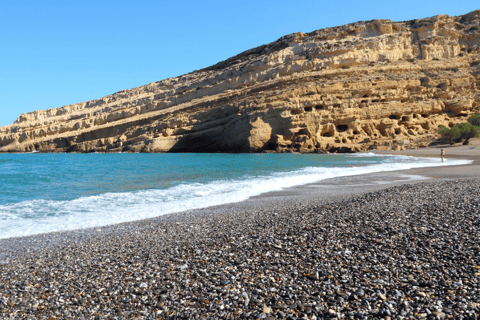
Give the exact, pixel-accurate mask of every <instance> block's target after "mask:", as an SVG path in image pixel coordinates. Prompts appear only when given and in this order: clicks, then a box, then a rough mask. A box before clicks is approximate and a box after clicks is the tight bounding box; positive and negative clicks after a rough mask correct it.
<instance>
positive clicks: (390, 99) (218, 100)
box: [0, 10, 480, 152]
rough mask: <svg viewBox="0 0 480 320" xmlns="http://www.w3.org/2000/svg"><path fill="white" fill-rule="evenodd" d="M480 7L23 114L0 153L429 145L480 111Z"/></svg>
mask: <svg viewBox="0 0 480 320" xmlns="http://www.w3.org/2000/svg"><path fill="white" fill-rule="evenodd" d="M479 29H480V10H476V11H473V12H471V13H468V14H466V15H463V16H458V17H450V16H448V15H438V16H434V17H431V18H427V19H418V20H412V21H405V22H391V21H390V20H372V21H363V22H357V23H352V24H348V25H344V26H340V27H334V28H327V29H321V30H316V31H314V32H311V33H308V34H304V33H302V32H299V33H294V34H290V35H287V36H284V37H282V38H280V39H279V40H277V41H275V42H272V43H270V44H267V45H262V46H260V47H257V48H254V49H250V50H248V51H245V52H243V53H241V54H239V55H237V56H235V57H232V58H230V59H227V60H225V61H222V62H220V63H218V64H216V65H214V66H211V67H209V68H205V69H202V70H197V71H194V72H192V73H189V74H186V75H183V76H180V77H177V78H169V79H165V80H162V81H158V82H154V83H150V84H148V85H145V86H142V87H138V88H134V89H130V90H123V91H120V92H117V93H114V94H112V95H109V96H106V97H104V98H101V99H98V100H92V101H88V102H83V103H78V104H73V105H68V106H64V107H61V108H54V109H48V110H43V111H35V112H29V113H25V114H22V115H21V116H20V117H19V118H18V119H17V120H16V121H15V123H14V124H12V125H9V126H3V127H0V152H31V151H40V152H120V151H124V152H126V151H131V152H262V151H267V150H270V151H277V152H318V151H320V150H329V151H330V152H351V151H363V150H371V149H396V150H398V149H405V148H415V147H422V146H427V145H428V144H430V143H431V142H432V141H434V140H435V139H437V138H438V127H439V126H441V125H445V126H450V127H451V126H453V125H455V124H457V123H460V122H465V121H466V119H467V117H468V116H470V115H472V114H474V113H478V112H480V110H479V109H480V90H479V84H480V30H479Z"/></svg>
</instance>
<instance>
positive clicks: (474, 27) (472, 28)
mask: <svg viewBox="0 0 480 320" xmlns="http://www.w3.org/2000/svg"><path fill="white" fill-rule="evenodd" d="M474 30H478V26H473V27H471V28H470V29H468V31H474Z"/></svg>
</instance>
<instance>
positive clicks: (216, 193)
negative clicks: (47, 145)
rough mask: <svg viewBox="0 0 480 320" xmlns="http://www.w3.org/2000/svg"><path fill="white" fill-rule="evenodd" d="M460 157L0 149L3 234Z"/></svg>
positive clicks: (105, 220)
mask: <svg viewBox="0 0 480 320" xmlns="http://www.w3.org/2000/svg"><path fill="white" fill-rule="evenodd" d="M460 163H467V162H466V161H463V162H462V161H460V160H457V161H447V162H445V163H444V164H442V163H441V162H440V161H439V160H438V159H420V158H411V157H402V156H398V157H393V156H375V155H373V154H363V155H316V154H314V155H299V154H0V238H8V237H14V236H25V235H32V234H38V233H45V232H51V231H58V230H71V229H79V228H87V227H97V226H102V225H107V224H113V223H120V222H126V221H132V220H138V219H143V218H149V217H155V216H159V215H162V214H167V213H172V212H179V211H184V210H187V209H195V208H204V207H208V206H212V205H219V204H224V203H231V202H237V201H242V200H245V199H248V198H249V197H251V196H254V195H258V194H261V193H265V192H269V191H275V190H280V189H282V188H287V187H291V186H295V185H302V184H307V183H311V182H315V181H318V180H322V179H327V178H332V177H339V176H348V175H356V174H362V173H369V172H379V171H390V170H401V169H408V168H413V167H423V166H436V165H453V164H460Z"/></svg>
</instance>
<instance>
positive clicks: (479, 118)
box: [467, 114, 480, 127]
mask: <svg viewBox="0 0 480 320" xmlns="http://www.w3.org/2000/svg"><path fill="white" fill-rule="evenodd" d="M467 121H468V123H470V124H471V125H473V126H477V127H480V114H475V115H473V116H471V117H470V118H468V120H467Z"/></svg>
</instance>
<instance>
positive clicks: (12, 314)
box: [0, 179, 480, 319]
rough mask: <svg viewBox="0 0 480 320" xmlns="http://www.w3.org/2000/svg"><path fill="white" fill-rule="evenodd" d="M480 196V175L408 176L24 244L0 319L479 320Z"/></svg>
mask: <svg viewBox="0 0 480 320" xmlns="http://www.w3.org/2000/svg"><path fill="white" fill-rule="evenodd" d="M479 194H480V180H478V179H461V180H449V181H435V182H428V183H415V184H404V185H401V186H396V187H391V188H387V189H384V190H380V191H376V192H370V193H365V194H359V195H354V196H350V197H348V198H345V199H341V200H336V199H330V200H325V199H322V200H318V201H316V200H312V201H310V202H292V203H281V204H279V205H277V206H272V207H261V208H260V209H257V210H245V211H241V210H239V211H235V212H225V213H220V214H219V213H216V214H206V213H205V214H196V215H191V216H188V215H183V216H182V215H177V216H173V217H164V218H161V219H160V218H159V219H153V220H148V221H147V220H146V222H144V224H145V225H144V227H143V228H139V229H138V230H136V231H129V230H126V231H118V232H117V233H115V234H109V233H108V232H102V233H98V235H96V236H92V237H91V238H86V239H85V240H82V241H77V240H75V241H71V242H70V243H68V244H66V245H64V246H58V247H49V248H48V247H45V248H43V249H39V250H30V252H26V250H24V248H20V247H19V248H18V252H17V256H16V257H14V258H10V259H9V260H8V262H4V263H3V264H0V318H1V319H65V318H72V319H73V318H80V319H83V318H86V319H133V318H135V319H240V318H246V319H271V318H277V319H325V318H328V319H333V318H337V319H338V318H341V319H367V318H371V317H373V318H376V319H410V318H425V319H448V318H452V319H475V317H477V316H476V315H478V314H480V308H479V304H478V303H479V300H480V286H479V281H480V277H479V275H478V274H479V273H480V272H479V270H480V267H479V266H480V248H479V243H478V239H480V212H479V208H480V200H479V197H478V195H479ZM1 243H2V242H0V246H1ZM402 317H403V318H402Z"/></svg>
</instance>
